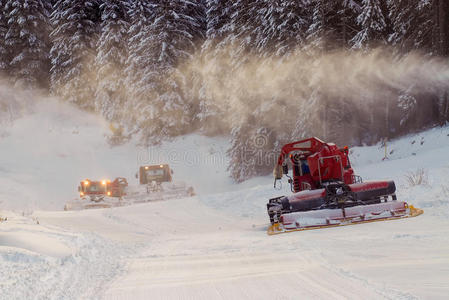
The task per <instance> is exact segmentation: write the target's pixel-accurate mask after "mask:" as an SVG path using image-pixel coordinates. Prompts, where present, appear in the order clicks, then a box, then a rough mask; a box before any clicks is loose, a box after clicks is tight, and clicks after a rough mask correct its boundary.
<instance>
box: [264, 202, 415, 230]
mask: <svg viewBox="0 0 449 300" xmlns="http://www.w3.org/2000/svg"><path fill="white" fill-rule="evenodd" d="M408 208H409V210H410V214H408V215H403V216H391V217H385V218H379V219H373V220H363V221H356V222H351V219H348V220H347V222H346V223H341V224H330V225H318V226H308V227H302V228H296V229H284V228H282V224H280V223H276V224H273V225H270V226H269V227H268V230H267V234H268V235H276V234H281V233H289V232H293V231H305V230H314V229H324V228H331V227H341V226H348V225H359V224H364V223H373V222H381V221H389V220H399V219H406V218H413V217H417V216H419V215H422V214H423V213H424V210H422V209H420V208H416V207H414V206H413V205H409V206H408Z"/></svg>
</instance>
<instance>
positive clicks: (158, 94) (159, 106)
mask: <svg viewBox="0 0 449 300" xmlns="http://www.w3.org/2000/svg"><path fill="white" fill-rule="evenodd" d="M201 3H202V2H200V1H195V2H192V1H184V0H174V1H161V2H156V1H155V2H153V3H152V5H151V10H152V12H151V14H152V17H151V19H150V20H149V25H148V26H147V27H146V30H147V32H148V35H147V36H145V37H144V38H143V39H142V40H141V41H140V43H141V45H142V47H144V49H145V53H144V58H143V59H142V65H143V66H144V69H143V70H142V71H141V72H140V74H141V75H140V76H139V78H138V79H139V81H138V82H137V83H135V84H136V85H137V87H136V88H137V90H142V89H145V90H146V93H145V94H144V93H141V97H140V99H139V103H138V104H137V106H136V107H139V109H138V114H139V115H138V116H137V124H138V125H137V127H138V128H142V134H143V137H142V138H143V141H144V142H145V143H146V142H149V141H150V139H152V138H154V137H157V136H159V137H167V136H175V135H178V134H182V133H185V132H187V131H188V130H189V124H190V122H191V120H192V109H191V107H190V103H191V102H192V99H188V98H186V94H185V91H184V90H183V87H185V86H186V85H188V79H187V78H186V77H185V74H183V73H182V71H181V70H180V68H178V66H179V65H180V64H182V63H183V62H185V61H186V60H187V59H190V58H191V57H192V55H193V53H194V52H195V50H196V49H197V42H198V41H199V40H200V39H201V38H202V37H203V34H204V32H203V30H204V28H203V27H202V26H203V22H204V20H203V19H201V18H198V15H200V12H201ZM187 13H188V14H187ZM197 13H198V14H197ZM131 39H132V37H131ZM131 47H132V46H131ZM131 50H132V51H133V49H132V48H131ZM144 127H145V128H144Z"/></svg>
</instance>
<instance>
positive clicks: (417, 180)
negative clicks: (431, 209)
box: [405, 168, 429, 186]
mask: <svg viewBox="0 0 449 300" xmlns="http://www.w3.org/2000/svg"><path fill="white" fill-rule="evenodd" d="M405 180H406V182H407V184H408V185H409V186H416V185H425V184H428V183H429V180H428V176H427V171H426V170H424V168H419V169H418V170H416V171H414V172H413V171H410V172H408V173H407V174H406V175H405Z"/></svg>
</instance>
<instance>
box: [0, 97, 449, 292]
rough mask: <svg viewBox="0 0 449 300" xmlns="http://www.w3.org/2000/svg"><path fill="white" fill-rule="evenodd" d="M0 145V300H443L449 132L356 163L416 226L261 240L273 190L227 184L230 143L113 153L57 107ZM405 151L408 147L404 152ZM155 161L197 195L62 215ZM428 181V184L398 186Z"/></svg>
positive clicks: (45, 108)
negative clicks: (92, 187) (388, 188)
mask: <svg viewBox="0 0 449 300" xmlns="http://www.w3.org/2000/svg"><path fill="white" fill-rule="evenodd" d="M33 111H34V112H33V113H32V114H29V115H26V116H23V117H21V118H19V119H18V120H16V121H15V122H14V123H13V124H11V125H10V127H8V128H6V129H4V131H5V132H7V133H8V135H7V136H4V137H2V138H1V139H0V154H1V156H0V157H1V158H0V159H1V162H0V187H1V189H0V201H2V202H1V204H0V209H1V210H0V217H2V218H7V219H6V220H4V221H2V222H0V291H1V293H0V299H447V295H449V212H448V206H449V205H448V203H449V201H448V197H449V176H448V175H449V160H448V158H447V153H449V127H443V128H436V129H431V130H428V131H426V132H423V133H420V134H416V135H410V136H406V137H403V138H401V139H398V140H394V141H391V142H388V143H387V151H388V153H390V152H392V153H391V154H389V155H388V157H389V158H388V159H387V160H382V158H383V157H384V148H383V147H382V146H381V145H376V146H372V147H358V148H354V149H352V150H351V160H352V163H353V167H354V169H355V170H356V173H358V174H360V175H362V176H363V177H364V179H393V180H395V182H396V185H397V190H398V191H397V195H398V199H400V200H404V201H407V202H409V203H410V204H413V205H415V206H417V207H420V208H423V209H424V214H423V215H422V216H419V217H416V218H410V219H403V220H395V221H385V222H376V223H370V224H361V225H356V226H346V227H341V228H328V229H321V230H312V231H304V232H293V233H289V234H281V235H277V236H268V235H267V234H266V230H267V227H268V223H269V222H268V217H267V214H266V206H265V205H266V202H267V200H268V198H270V197H273V196H279V195H283V194H288V193H289V191H288V184H287V183H286V182H285V181H284V186H283V189H282V190H281V191H278V190H275V189H273V186H272V180H271V177H261V178H256V179H253V180H250V181H248V182H246V183H244V184H242V185H236V184H233V183H232V181H231V180H230V179H229V178H228V173H227V171H226V165H227V159H226V156H225V150H226V148H227V145H228V144H227V143H228V142H227V140H226V139H225V138H207V137H202V136H198V135H190V136H187V137H184V138H180V139H177V140H174V141H172V142H168V143H164V144H163V145H162V146H161V147H154V148H151V150H142V148H139V147H136V146H134V145H133V144H132V143H130V144H128V145H124V146H120V147H115V148H111V147H109V146H108V145H107V143H106V142H105V140H104V134H106V133H107V132H108V124H107V123H106V122H104V121H103V120H101V119H99V118H98V117H96V116H93V115H86V114H85V113H81V112H80V111H78V110H76V109H74V108H72V107H70V106H68V105H65V104H59V103H57V102H47V103H40V104H39V105H38V106H37V107H36V108H35V109H34V110H33ZM413 141H414V142H413ZM159 160H164V162H168V163H170V164H171V165H172V166H173V169H174V170H175V177H176V178H177V179H179V180H183V181H187V183H189V184H191V185H193V186H194V187H195V189H196V191H197V192H198V195H197V196H195V197H191V198H184V199H174V200H168V201H159V202H152V203H145V204H138V205H134V206H126V207H119V208H112V209H96V210H85V211H68V212H64V211H61V209H62V207H63V205H64V203H65V201H66V200H67V199H71V198H73V197H76V186H77V185H78V182H79V181H80V180H82V179H84V178H86V177H88V178H97V177H102V178H110V179H113V178H114V177H115V176H124V177H127V178H128V179H129V181H130V182H131V183H133V184H135V183H136V180H135V179H133V177H132V176H133V175H134V174H135V172H136V170H137V167H138V165H139V164H142V163H146V162H154V163H158V162H159ZM418 168H424V169H425V171H426V174H427V176H428V180H427V181H428V183H427V184H423V185H417V186H410V185H409V184H408V183H407V180H406V177H405V175H406V174H407V173H408V172H414V171H416V170H417V169H418Z"/></svg>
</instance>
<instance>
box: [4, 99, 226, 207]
mask: <svg viewBox="0 0 449 300" xmlns="http://www.w3.org/2000/svg"><path fill="white" fill-rule="evenodd" d="M29 106H31V111H32V113H28V114H25V115H24V116H22V117H20V118H18V119H17V120H15V122H13V123H12V124H11V125H10V126H7V127H6V128H3V131H4V136H2V137H0V209H8V210H16V211H19V212H22V211H25V212H30V211H33V210H35V209H52V210H62V209H63V207H64V204H65V202H66V201H68V200H69V199H72V198H75V197H77V196H78V192H77V186H78V184H79V182H80V181H81V180H83V179H85V178H90V179H97V180H99V179H111V180H112V179H114V178H115V177H119V176H120V177H126V178H128V181H129V182H130V184H137V179H135V178H134V175H135V174H136V172H137V170H138V167H139V166H140V165H143V164H159V163H165V162H167V163H170V164H171V166H172V168H173V169H174V171H175V174H174V176H175V179H176V180H179V181H185V182H186V183H188V184H190V185H192V186H193V187H194V188H195V190H196V191H197V192H198V193H211V192H217V191H226V190H227V189H228V187H229V186H230V185H232V180H231V179H230V178H229V176H228V173H227V172H226V166H227V162H228V160H227V158H226V149H227V148H226V147H227V140H226V139H224V138H215V139H211V138H205V137H202V136H197V135H190V136H186V137H182V138H179V139H178V140H176V141H174V142H170V143H164V144H162V145H161V146H158V147H150V148H144V147H138V146H136V144H135V143H133V142H131V143H129V144H127V145H124V146H120V147H112V148H111V147H110V146H109V145H108V143H107V142H106V139H105V135H107V134H110V130H109V124H108V123H107V122H105V121H104V120H102V119H101V118H99V117H97V116H95V115H92V114H88V113H85V112H82V111H80V110H78V109H76V108H74V107H72V106H70V105H67V104H63V103H59V102H58V101H56V100H54V99H46V100H45V101H39V102H37V103H34V104H33V105H29ZM192 173H193V174H194V176H192ZM217 182H219V184H216V183H217Z"/></svg>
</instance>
